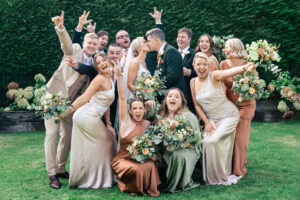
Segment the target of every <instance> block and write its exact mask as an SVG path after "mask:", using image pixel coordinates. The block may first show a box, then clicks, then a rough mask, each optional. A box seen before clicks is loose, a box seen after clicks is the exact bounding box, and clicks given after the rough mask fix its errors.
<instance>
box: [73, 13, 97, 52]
mask: <svg viewBox="0 0 300 200" xmlns="http://www.w3.org/2000/svg"><path fill="white" fill-rule="evenodd" d="M89 14H90V11H88V12H86V11H85V10H84V11H83V14H82V15H81V16H80V17H79V19H78V25H77V27H76V28H75V32H74V35H73V40H72V42H73V43H78V44H80V46H81V40H80V37H81V33H82V29H83V28H85V27H84V25H85V24H88V23H90V25H91V22H92V21H93V20H91V19H90V20H88V19H87V18H88V16H89Z"/></svg>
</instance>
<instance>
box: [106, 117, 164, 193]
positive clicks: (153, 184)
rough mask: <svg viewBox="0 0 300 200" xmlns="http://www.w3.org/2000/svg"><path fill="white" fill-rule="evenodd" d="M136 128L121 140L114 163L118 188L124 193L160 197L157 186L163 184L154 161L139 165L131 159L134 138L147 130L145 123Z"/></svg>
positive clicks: (138, 124)
mask: <svg viewBox="0 0 300 200" xmlns="http://www.w3.org/2000/svg"><path fill="white" fill-rule="evenodd" d="M135 123H136V127H135V128H134V129H133V130H132V131H131V132H130V133H129V134H128V135H127V136H126V137H125V138H121V140H120V149H119V151H118V152H117V155H116V156H115V157H114V159H113V161H112V168H113V170H114V172H115V173H116V175H117V178H118V186H119V188H120V190H121V191H122V192H128V193H137V194H142V195H147V194H149V195H151V196H159V194H160V192H159V191H158V189H157V186H158V185H159V184H160V183H161V181H160V178H159V175H158V171H157V168H156V166H155V164H154V161H152V160H147V161H145V162H144V163H138V162H136V161H134V160H132V159H131V155H130V154H129V153H128V151H127V147H128V145H130V144H131V143H132V138H133V137H134V136H141V135H142V134H143V132H144V131H145V130H146V128H147V127H146V126H145V125H144V123H143V121H141V122H135Z"/></svg>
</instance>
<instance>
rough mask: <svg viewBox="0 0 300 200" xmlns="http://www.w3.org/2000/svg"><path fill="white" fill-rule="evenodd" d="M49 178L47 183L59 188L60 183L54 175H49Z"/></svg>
mask: <svg viewBox="0 0 300 200" xmlns="http://www.w3.org/2000/svg"><path fill="white" fill-rule="evenodd" d="M49 180H50V183H49V184H50V187H52V188H54V189H59V188H61V184H60V182H59V180H58V178H57V177H56V176H55V175H52V176H49Z"/></svg>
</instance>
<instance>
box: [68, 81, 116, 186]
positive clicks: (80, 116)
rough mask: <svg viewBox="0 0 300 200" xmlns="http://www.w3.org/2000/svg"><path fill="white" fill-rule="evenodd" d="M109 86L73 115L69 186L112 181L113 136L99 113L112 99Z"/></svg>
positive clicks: (103, 111) (110, 183) (112, 91)
mask: <svg viewBox="0 0 300 200" xmlns="http://www.w3.org/2000/svg"><path fill="white" fill-rule="evenodd" d="M114 97H115V95H114V84H113V83H112V89H110V90H106V91H99V92H97V93H96V94H95V95H94V96H93V97H92V99H91V100H90V101H89V102H88V103H87V104H85V105H84V106H82V107H81V108H79V109H78V110H77V111H76V112H75V113H74V116H73V129H72V141H71V159H70V160H71V161H70V178H69V187H77V188H95V189H96V188H108V187H112V186H113V183H114V180H115V178H114V173H113V171H112V168H111V165H110V163H111V161H112V159H113V157H114V155H115V151H116V148H115V146H116V145H115V139H114V138H113V136H112V134H110V133H109V132H108V130H107V128H106V126H105V125H104V124H103V122H102V120H101V117H102V115H103V114H104V113H105V111H106V110H107V109H108V107H109V106H110V104H112V102H113V101H114Z"/></svg>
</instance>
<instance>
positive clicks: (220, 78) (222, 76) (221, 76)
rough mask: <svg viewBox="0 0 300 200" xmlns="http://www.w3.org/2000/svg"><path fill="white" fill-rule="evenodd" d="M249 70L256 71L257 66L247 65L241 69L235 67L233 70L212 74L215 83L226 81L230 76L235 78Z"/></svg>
mask: <svg viewBox="0 0 300 200" xmlns="http://www.w3.org/2000/svg"><path fill="white" fill-rule="evenodd" d="M248 69H252V70H255V65H254V64H253V63H247V64H246V65H242V66H239V67H233V68H230V69H226V70H216V71H213V72H211V78H212V80H214V81H215V82H218V81H223V80H224V79H226V78H228V77H230V76H235V75H237V74H241V73H244V72H245V71H247V70H248Z"/></svg>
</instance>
